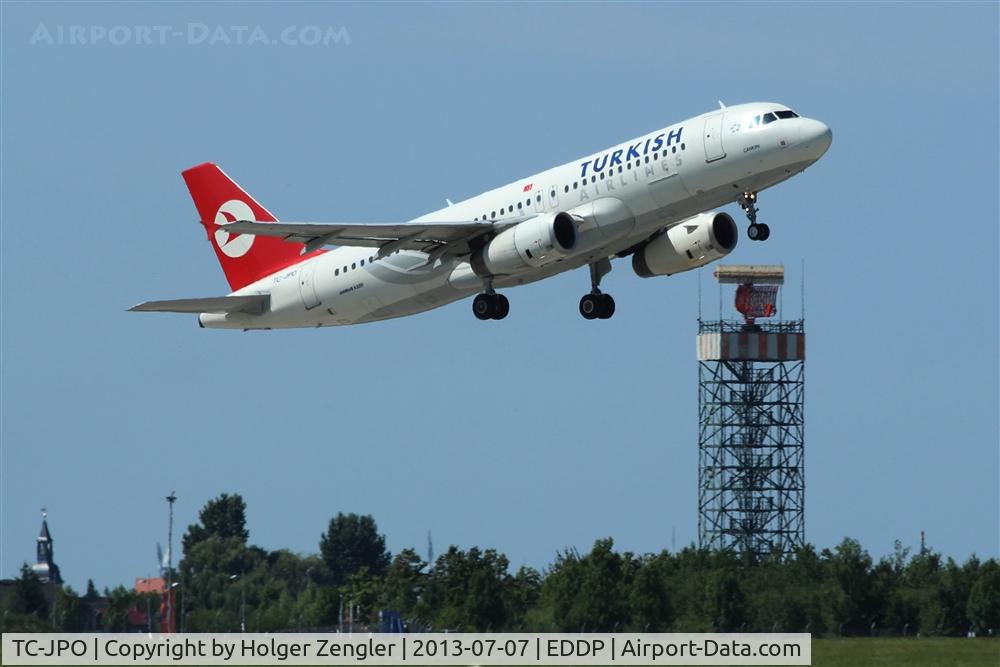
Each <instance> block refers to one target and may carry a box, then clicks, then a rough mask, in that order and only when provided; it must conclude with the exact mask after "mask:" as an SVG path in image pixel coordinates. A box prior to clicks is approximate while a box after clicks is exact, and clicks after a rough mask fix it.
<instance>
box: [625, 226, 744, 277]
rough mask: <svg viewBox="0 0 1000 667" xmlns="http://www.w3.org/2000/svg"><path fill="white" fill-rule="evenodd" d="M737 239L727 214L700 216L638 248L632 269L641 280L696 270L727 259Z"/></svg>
mask: <svg viewBox="0 0 1000 667" xmlns="http://www.w3.org/2000/svg"><path fill="white" fill-rule="evenodd" d="M739 238H740V232H739V229H738V228H737V227H736V223H735V222H734V221H733V218H732V216H730V215H729V214H728V213H701V214H699V215H696V216H695V217H693V218H690V219H688V220H685V221H684V222H681V223H679V224H677V225H674V226H673V227H671V228H670V229H668V230H667V231H666V232H664V233H662V234H660V235H659V236H657V237H655V238H653V239H652V240H651V241H649V242H648V243H646V245H644V246H642V247H641V248H639V249H638V250H637V251H636V252H635V254H634V255H632V269H633V270H634V271H635V272H636V274H638V275H639V277H641V278H652V277H653V276H669V275H672V274H674V273H680V272H681V271H689V270H691V269H697V268H698V267H699V266H704V265H706V264H708V263H709V262H714V261H715V260H717V259H719V258H721V257H725V256H726V255H728V254H729V253H730V252H732V250H733V248H735V247H736V242H737V240H739Z"/></svg>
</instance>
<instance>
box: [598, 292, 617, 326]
mask: <svg viewBox="0 0 1000 667" xmlns="http://www.w3.org/2000/svg"><path fill="white" fill-rule="evenodd" d="M600 296H601V312H600V314H599V315H598V317H599V318H601V319H602V320H608V319H611V316H612V315H614V314H615V300H614V299H612V298H611V295H610V294H601V295H600Z"/></svg>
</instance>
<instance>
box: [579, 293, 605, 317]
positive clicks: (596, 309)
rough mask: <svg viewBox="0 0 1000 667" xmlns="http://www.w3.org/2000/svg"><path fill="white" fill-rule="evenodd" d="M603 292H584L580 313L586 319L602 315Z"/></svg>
mask: <svg viewBox="0 0 1000 667" xmlns="http://www.w3.org/2000/svg"><path fill="white" fill-rule="evenodd" d="M603 296H604V295H603V294H584V295H583V298H582V299H580V314H581V315H583V318H584V319H586V320H593V319H597V318H598V317H600V313H601V305H602V303H601V302H602V298H601V297H603Z"/></svg>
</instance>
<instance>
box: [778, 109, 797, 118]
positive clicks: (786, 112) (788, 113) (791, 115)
mask: <svg viewBox="0 0 1000 667" xmlns="http://www.w3.org/2000/svg"><path fill="white" fill-rule="evenodd" d="M775 113H776V114H777V115H778V118H798V117H799V115H798V114H797V113H795V112H794V111H792V110H791V109H785V110H784V111H775Z"/></svg>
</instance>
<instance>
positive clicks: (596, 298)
mask: <svg viewBox="0 0 1000 667" xmlns="http://www.w3.org/2000/svg"><path fill="white" fill-rule="evenodd" d="M610 272H611V260H610V259H608V258H607V257H605V258H604V259H602V260H599V261H597V262H594V263H593V264H591V265H590V294H584V295H583V298H582V299H580V314H581V315H583V317H584V318H585V319H588V320H596V319H600V320H606V319H608V318H610V317H611V316H612V315H614V314H615V300H614V299H612V298H611V295H610V294H604V293H602V292H601V278H603V277H604V276H606V275H608V273H610Z"/></svg>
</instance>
